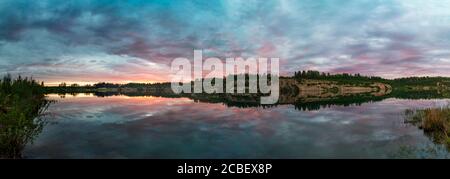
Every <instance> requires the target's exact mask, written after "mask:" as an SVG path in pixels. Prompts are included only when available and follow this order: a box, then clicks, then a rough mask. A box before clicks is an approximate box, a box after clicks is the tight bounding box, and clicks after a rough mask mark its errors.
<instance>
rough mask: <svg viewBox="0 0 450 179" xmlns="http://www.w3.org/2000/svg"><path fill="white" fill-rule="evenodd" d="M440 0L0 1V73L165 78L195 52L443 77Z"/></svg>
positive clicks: (284, 67) (444, 4)
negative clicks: (175, 62) (172, 65)
mask: <svg viewBox="0 0 450 179" xmlns="http://www.w3.org/2000/svg"><path fill="white" fill-rule="evenodd" d="M449 4H450V1H449V0H411V1H408V2H405V1H400V0H377V1H374V0H348V1H344V2H343V1H335V0H301V1H296V0H280V1H275V0H274V1H258V0H256V1H252V0H246V1H243V0H230V1H199V0H194V1H182V0H181V1H180V0H172V1H164V0H161V1H139V0H133V1H119V0H113V1H108V2H106V1H92V0H78V1H57V0H42V1H31V0H3V1H1V2H0V71H3V72H12V73H21V74H30V75H34V76H38V77H39V78H41V79H42V80H46V81H52V82H56V81H64V80H72V81H85V80H86V79H87V78H89V76H90V77H91V78H89V80H93V81H101V80H111V81H133V80H136V81H145V80H148V81H154V80H157V81H164V80H169V79H168V77H169V75H167V70H165V69H163V67H165V68H166V67H167V65H168V64H170V62H171V60H172V59H174V58H176V57H188V58H192V54H193V49H203V50H204V51H205V56H216V57H220V58H223V59H224V58H226V57H237V56H242V57H259V56H266V57H278V58H280V59H281V62H282V64H281V71H282V73H284V74H289V73H293V71H296V70H304V69H315V70H322V71H326V72H336V73H337V72H347V73H362V74H367V75H380V76H383V77H390V78H394V77H401V76H409V75H419V76H420V75H450V70H448V69H447V67H448V65H446V64H447V60H446V59H449V58H450V56H449V55H450V52H448V49H447V48H448V44H450V24H448V23H446V22H448V20H450V11H448V9H449V8H450V7H449ZM149 64H153V65H149ZM431 64H433V65H434V66H439V68H435V67H433V66H432V65H431ZM83 65H84V66H83ZM164 70H165V71H164ZM89 74H90V75H89ZM92 77H95V78H92ZM139 78H142V79H139Z"/></svg>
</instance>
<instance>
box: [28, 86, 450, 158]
mask: <svg viewBox="0 0 450 179" xmlns="http://www.w3.org/2000/svg"><path fill="white" fill-rule="evenodd" d="M49 98H50V99H53V100H57V101H58V102H57V103H54V104H52V105H51V106H50V108H49V115H48V116H47V118H48V122H49V123H48V124H47V125H46V126H45V128H44V130H43V131H42V133H41V134H40V135H39V136H38V137H37V138H36V140H35V141H34V142H33V143H32V144H29V145H28V146H27V147H26V148H25V151H24V157H25V158H444V157H448V156H449V155H448V152H447V150H446V149H445V147H443V146H440V145H436V144H433V143H432V142H431V141H430V139H429V138H427V137H426V136H425V135H424V134H423V131H422V130H420V129H418V128H417V127H415V126H412V125H409V124H405V122H404V120H405V119H404V118H405V117H404V115H405V110H407V109H423V108H432V107H442V106H447V104H448V101H447V100H445V99H439V100H400V99H392V98H391V99H385V100H383V101H380V102H374V103H364V104H362V105H360V106H331V107H328V108H322V109H319V110H314V111H299V110H296V109H295V107H294V106H292V105H282V106H277V107H273V108H268V109H267V108H266V109H264V108H257V107H255V108H237V107H227V106H225V105H223V104H211V103H197V102H194V101H193V100H191V99H188V98H162V97H127V96H112V97H96V96H90V95H82V94H80V95H77V96H76V97H74V96H66V97H65V98H60V97H59V96H57V95H49Z"/></svg>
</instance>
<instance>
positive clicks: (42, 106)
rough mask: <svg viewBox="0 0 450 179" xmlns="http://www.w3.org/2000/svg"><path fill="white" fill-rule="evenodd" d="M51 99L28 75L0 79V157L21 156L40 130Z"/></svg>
mask: <svg viewBox="0 0 450 179" xmlns="http://www.w3.org/2000/svg"><path fill="white" fill-rule="evenodd" d="M49 104H50V101H48V100H47V99H46V97H45V95H44V89H43V86H41V85H40V84H39V83H38V82H36V81H35V80H33V79H31V78H22V77H20V76H19V77H18V78H16V79H12V78H11V76H10V75H6V76H5V77H3V79H1V80H0V158H21V157H22V151H23V149H24V147H25V146H26V144H27V143H29V142H32V140H33V139H34V138H35V136H37V134H39V133H40V132H41V131H42V128H43V126H44V121H43V119H42V118H41V117H42V115H43V114H44V111H45V110H46V109H47V107H48V105H49Z"/></svg>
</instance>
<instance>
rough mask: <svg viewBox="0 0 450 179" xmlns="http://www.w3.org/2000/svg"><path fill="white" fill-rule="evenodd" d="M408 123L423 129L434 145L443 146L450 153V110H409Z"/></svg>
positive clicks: (446, 108) (407, 114)
mask: <svg viewBox="0 0 450 179" xmlns="http://www.w3.org/2000/svg"><path fill="white" fill-rule="evenodd" d="M406 116H407V117H406V123H409V124H413V125H414V126H417V127H418V128H419V129H422V130H423V132H424V134H425V135H426V136H428V137H429V138H430V139H431V140H432V141H433V142H434V143H436V144H443V145H445V146H446V147H447V149H448V150H449V151H450V108H449V107H445V108H430V109H423V110H416V111H412V110H407V111H406Z"/></svg>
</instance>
